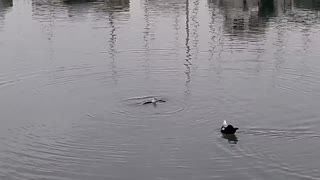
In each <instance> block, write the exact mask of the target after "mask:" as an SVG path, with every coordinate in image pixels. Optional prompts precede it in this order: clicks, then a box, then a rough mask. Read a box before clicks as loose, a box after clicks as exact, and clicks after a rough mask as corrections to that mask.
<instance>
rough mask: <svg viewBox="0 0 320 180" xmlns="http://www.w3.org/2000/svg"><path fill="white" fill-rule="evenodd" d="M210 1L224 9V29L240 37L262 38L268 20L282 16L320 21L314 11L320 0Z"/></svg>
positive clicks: (300, 20) (213, 6) (211, 6)
mask: <svg viewBox="0 0 320 180" xmlns="http://www.w3.org/2000/svg"><path fill="white" fill-rule="evenodd" d="M208 3H209V7H210V8H219V10H220V12H222V14H223V17H224V22H223V23H224V25H223V29H224V31H225V32H226V33H227V34H230V35H235V36H236V37H237V38H240V37H241V38H252V37H255V38H259V37H260V36H261V35H262V34H264V33H265V31H266V28H267V27H268V22H269V21H270V20H272V19H273V18H274V17H279V16H282V17H286V18H287V19H288V21H289V22H294V23H299V22H300V23H305V22H307V21H308V18H309V19H310V18H312V20H311V21H312V22H313V23H314V22H315V21H316V22H319V18H315V17H310V13H312V12H313V11H318V10H319V9H320V0H239V1H234V0H208ZM300 9H301V10H300ZM306 10H309V12H308V11H306ZM314 24H315V23H314Z"/></svg>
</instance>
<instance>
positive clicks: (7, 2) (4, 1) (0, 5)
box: [0, 0, 13, 11]
mask: <svg viewBox="0 0 320 180" xmlns="http://www.w3.org/2000/svg"><path fill="white" fill-rule="evenodd" d="M12 6H13V1H12V0H0V11H3V9H6V8H8V7H12Z"/></svg>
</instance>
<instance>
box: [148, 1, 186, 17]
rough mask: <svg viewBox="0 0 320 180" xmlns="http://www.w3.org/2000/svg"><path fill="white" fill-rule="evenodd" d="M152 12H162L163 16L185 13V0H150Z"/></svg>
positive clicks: (149, 4)
mask: <svg viewBox="0 0 320 180" xmlns="http://www.w3.org/2000/svg"><path fill="white" fill-rule="evenodd" d="M148 6H149V8H150V10H153V11H157V12H161V14H175V13H181V14H182V13H183V12H184V10H185V9H184V8H185V0H171V1H168V0H148Z"/></svg>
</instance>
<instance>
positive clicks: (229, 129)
mask: <svg viewBox="0 0 320 180" xmlns="http://www.w3.org/2000/svg"><path fill="white" fill-rule="evenodd" d="M238 129H239V128H235V127H233V126H232V125H230V124H229V125H228V124H227V121H226V120H224V121H223V125H222V127H221V133H222V134H234V133H236V131H237V130H238Z"/></svg>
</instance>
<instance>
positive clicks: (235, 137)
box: [222, 134, 238, 144]
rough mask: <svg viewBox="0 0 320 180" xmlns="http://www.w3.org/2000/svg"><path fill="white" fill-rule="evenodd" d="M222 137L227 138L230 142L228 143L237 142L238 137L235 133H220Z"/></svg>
mask: <svg viewBox="0 0 320 180" xmlns="http://www.w3.org/2000/svg"><path fill="white" fill-rule="evenodd" d="M222 137H223V138H224V139H227V140H228V143H230V144H237V143H238V138H237V136H236V135H235V134H222Z"/></svg>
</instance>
